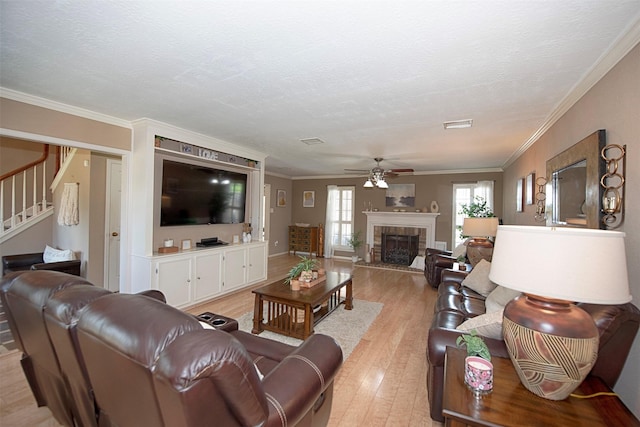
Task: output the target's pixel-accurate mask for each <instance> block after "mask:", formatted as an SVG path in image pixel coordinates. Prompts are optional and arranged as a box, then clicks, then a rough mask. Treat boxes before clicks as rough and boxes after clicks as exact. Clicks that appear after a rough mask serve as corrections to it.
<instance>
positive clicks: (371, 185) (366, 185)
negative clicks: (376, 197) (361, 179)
mask: <svg viewBox="0 0 640 427" xmlns="http://www.w3.org/2000/svg"><path fill="white" fill-rule="evenodd" d="M364 188H373V182H371V180H370V179H367V181H366V182H365V183H364Z"/></svg>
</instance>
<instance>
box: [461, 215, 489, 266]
mask: <svg viewBox="0 0 640 427" xmlns="http://www.w3.org/2000/svg"><path fill="white" fill-rule="evenodd" d="M497 228H498V218H497V217H474V218H465V219H464V222H463V223H462V235H463V236H469V237H471V239H469V241H468V242H467V258H468V259H469V263H471V265H472V266H474V267H475V266H476V264H478V263H479V262H480V261H481V260H483V259H485V260H487V261H489V262H491V255H492V254H493V243H491V241H490V240H489V239H488V238H489V237H495V235H496V230H497Z"/></svg>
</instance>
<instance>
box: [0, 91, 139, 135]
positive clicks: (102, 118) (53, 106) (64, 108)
mask: <svg viewBox="0 0 640 427" xmlns="http://www.w3.org/2000/svg"><path fill="white" fill-rule="evenodd" d="M0 97H2V98H7V99H11V100H13V101H18V102H24V103H25V104H30V105H34V106H36V107H42V108H47V109H49V110H54V111H58V112H61V113H66V114H71V115H74V116H78V117H83V118H85V119H90V120H95V121H98V122H103V123H107V124H110V125H114V126H119V127H123V128H127V129H132V125H131V122H130V121H128V120H124V119H120V118H117V117H113V116H108V115H106V114H101V113H96V112H95V111H91V110H87V109H84V108H80V107H75V106H73V105H69V104H63V103H62V102H57V101H51V100H49V99H45V98H41V97H39V96H34V95H29V94H27V93H23V92H18V91H15V90H13V89H7V88H3V87H0Z"/></svg>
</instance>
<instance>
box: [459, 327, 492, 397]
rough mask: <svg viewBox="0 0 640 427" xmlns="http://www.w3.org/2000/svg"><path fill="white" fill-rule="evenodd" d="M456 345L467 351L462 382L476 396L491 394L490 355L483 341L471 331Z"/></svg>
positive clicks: (462, 336) (461, 337) (460, 338)
mask: <svg viewBox="0 0 640 427" xmlns="http://www.w3.org/2000/svg"><path fill="white" fill-rule="evenodd" d="M456 345H457V346H458V347H460V348H462V347H465V348H466V349H467V357H466V359H465V363H464V365H465V366H464V382H465V383H466V384H467V387H469V389H471V391H473V393H474V394H476V395H481V394H486V393H491V390H492V389H493V364H492V363H491V353H490V352H489V347H487V344H486V343H485V342H484V339H483V338H482V337H481V336H480V335H478V334H477V332H476V331H475V330H472V331H471V332H470V333H469V334H463V335H461V336H459V337H458V339H456Z"/></svg>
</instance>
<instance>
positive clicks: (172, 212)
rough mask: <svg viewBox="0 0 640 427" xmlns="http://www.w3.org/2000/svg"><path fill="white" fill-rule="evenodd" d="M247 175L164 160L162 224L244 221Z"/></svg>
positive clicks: (235, 222) (233, 222)
mask: <svg viewBox="0 0 640 427" xmlns="http://www.w3.org/2000/svg"><path fill="white" fill-rule="evenodd" d="M246 195H247V175H246V174H243V173H238V172H230V171H226V170H221V169H214V168H209V167H203V166H198V165H190V164H187V163H180V162H174V161H171V160H166V159H163V161H162V199H161V204H160V226H162V227H164V226H172V225H199V224H237V223H241V222H244V211H245V202H246Z"/></svg>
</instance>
